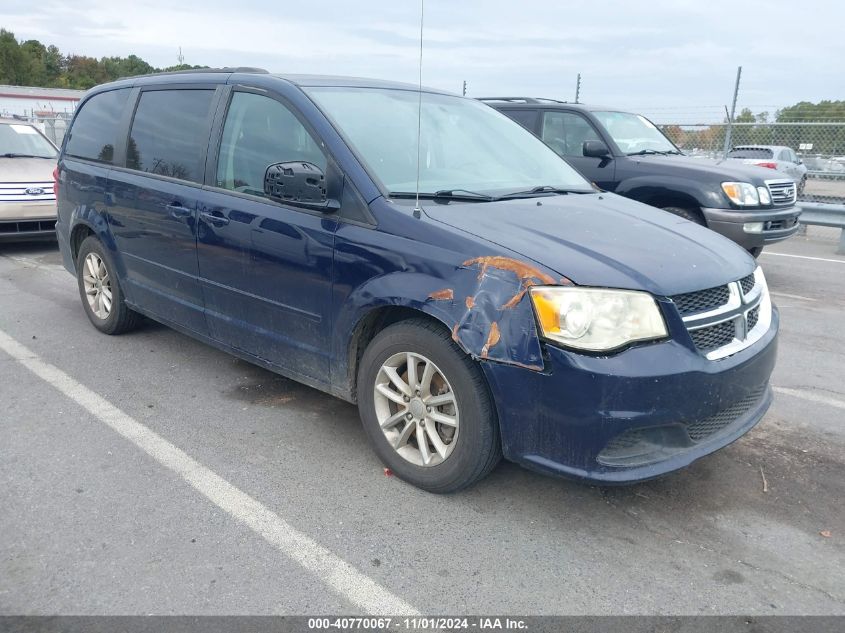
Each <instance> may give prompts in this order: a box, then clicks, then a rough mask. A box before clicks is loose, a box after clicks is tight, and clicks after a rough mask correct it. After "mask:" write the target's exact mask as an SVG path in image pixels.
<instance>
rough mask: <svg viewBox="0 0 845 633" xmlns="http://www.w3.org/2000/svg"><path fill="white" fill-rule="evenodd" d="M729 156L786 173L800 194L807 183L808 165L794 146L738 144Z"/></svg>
mask: <svg viewBox="0 0 845 633" xmlns="http://www.w3.org/2000/svg"><path fill="white" fill-rule="evenodd" d="M728 158H735V159H738V160H742V162H743V163H746V164H748V165H757V166H758V167H768V168H769V169H774V170H776V171H779V172H782V173H784V174H786V175H787V176H789V177H790V178H792V180H794V181H795V183H796V184H797V185H798V193H799V194H800V193H802V192H803V191H804V185H805V184H807V166H806V165H805V164H804V161H802V160H801V159H800V158H799V157H798V155H797V154H796V153H795V152H794V151H793V150H792V148H790V147H786V146H784V145H738V146H736V147H734V148H733V149H732V150H731V151H730V152H728Z"/></svg>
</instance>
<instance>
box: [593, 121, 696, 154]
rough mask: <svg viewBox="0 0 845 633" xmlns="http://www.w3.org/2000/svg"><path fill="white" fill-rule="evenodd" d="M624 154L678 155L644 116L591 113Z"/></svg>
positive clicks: (672, 146) (676, 150) (674, 148)
mask: <svg viewBox="0 0 845 633" xmlns="http://www.w3.org/2000/svg"><path fill="white" fill-rule="evenodd" d="M593 116H595V117H596V118H597V119H598V120H599V122H600V123H601V124H602V125H603V126H604V129H605V130H607V133H608V134H610V136H611V138H613V140H614V141H615V142H616V144H617V145H618V146H619V149H620V150H621V151H623V152H625V153H626V154H651V153H655V154H680V152H679V151H678V148H677V147H675V146H674V145H673V144H672V141H670V140H669V139H668V138H666V137H665V136H664V135H663V132H661V131H660V130H659V129H657V126H656V125H654V123H652V122H651V121H649V120H648V119H647V118H645V117H644V116H640V115H639V114H631V113H630V112H593Z"/></svg>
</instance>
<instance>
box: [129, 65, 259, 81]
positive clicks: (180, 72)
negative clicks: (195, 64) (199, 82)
mask: <svg viewBox="0 0 845 633" xmlns="http://www.w3.org/2000/svg"><path fill="white" fill-rule="evenodd" d="M192 73H253V74H257V75H268V74H270V73H269V71H267V70H265V69H264V68H253V67H252V66H233V67H229V66H226V67H224V68H188V69H186V70H165V71H163V72H160V73H149V74H146V75H131V76H129V77H121V79H135V78H137V77H166V76H168V75H189V74H192Z"/></svg>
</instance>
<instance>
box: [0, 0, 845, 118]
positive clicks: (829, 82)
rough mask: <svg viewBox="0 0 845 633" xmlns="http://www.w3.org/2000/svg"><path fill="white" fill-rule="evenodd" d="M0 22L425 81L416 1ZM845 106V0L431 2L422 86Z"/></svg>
mask: <svg viewBox="0 0 845 633" xmlns="http://www.w3.org/2000/svg"><path fill="white" fill-rule="evenodd" d="M0 26H2V27H4V28H6V29H8V30H11V31H14V33H15V35H16V36H17V38H18V39H31V38H32V39H38V40H41V41H42V42H44V43H45V44H55V45H57V46H58V47H59V48H60V49H61V50H62V51H63V52H65V53H78V54H84V55H91V56H95V57H101V56H104V55H106V56H112V55H119V56H126V55H129V54H131V53H134V54H136V55H139V56H141V57H143V58H144V59H146V60H147V61H148V62H150V63H151V64H153V65H154V66H168V65H173V64H176V63H177V54H178V49H179V46H181V47H182V51H183V54H184V56H185V62H186V63H190V64H203V65H210V66H237V65H244V66H259V67H263V68H266V69H268V70H270V71H271V72H295V73H321V74H341V75H356V76H365V77H379V78H386V79H395V80H400V81H410V82H416V80H417V72H418V70H417V61H418V55H419V39H418V38H419V2H418V1H416V0H392V1H389V0H388V1H383V0H356V1H354V2H353V1H346V0H344V1H341V0H331V1H325V2H320V1H319V0H313V1H302V0H274V1H270V0H236V1H234V2H233V1H231V0H229V1H220V0H204V1H202V2H197V1H195V0H183V1H182V2H174V1H173V0H146V1H145V0H140V1H135V2H124V1H123V0H74V1H73V2H67V1H54V0H39V1H38V2H33V1H32V0H25V1H21V0H4V1H3V2H2V4H0ZM738 65H742V66H743V78H742V85H741V89H740V100H739V103H740V106H748V107H750V108H751V109H752V110H753V111H755V112H757V111H761V110H773V109H775V108H777V107H782V106H785V105H791V104H793V103H795V102H797V101H801V100H807V101H818V100H821V99H845V0H733V1H730V0H630V1H623V0H604V1H601V0H589V1H581V0H509V1H507V2H499V1H484V0H452V1H447V0H426V6H425V49H424V56H423V82H424V83H425V84H427V85H430V86H435V87H438V88H445V89H449V90H453V91H455V92H459V91H460V89H461V82H462V81H463V80H464V79H466V80H467V82H468V94H469V95H470V96H490V95H496V96H500V95H531V96H545V97H554V98H558V99H569V100H571V99H572V98H573V97H574V94H575V81H576V75H577V73H579V72H580V73H581V74H582V88H581V100H582V101H585V102H593V103H601V104H606V105H614V106H620V107H628V108H636V109H639V110H640V111H642V112H646V113H647V114H649V115H651V116H653V117H654V118H656V119H658V120H660V121H671V120H682V121H683V122H687V121H693V120H713V119H714V118H716V119H718V118H720V116H721V115H722V113H723V107H724V105H725V104H729V102H730V99H731V94H732V91H733V84H734V79H735V74H736V67H737V66H738Z"/></svg>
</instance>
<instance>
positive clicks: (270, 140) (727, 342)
mask: <svg viewBox="0 0 845 633" xmlns="http://www.w3.org/2000/svg"><path fill="white" fill-rule="evenodd" d="M55 179H56V192H57V199H58V223H57V226H56V228H57V233H58V238H59V245H60V248H61V251H62V255H63V260H64V265H65V267H66V268H67V269H68V270H69V271H70V272H71V273H73V274H74V275H75V276H76V278H77V281H78V285H79V293H80V297H81V299H82V305H83V308H84V310H85V312H86V314H87V315H88V318H89V319H90V321H91V323H92V324H93V325H94V327H96V328H97V329H98V330H100V331H101V332H103V333H105V334H118V333H122V332H126V331H128V330H130V329H132V328H133V327H135V326H136V325H138V323H139V321H140V319H141V316H142V315H143V316H146V317H149V318H151V319H154V320H156V321H159V322H161V323H164V324H166V325H168V326H170V327H173V328H175V329H177V330H179V331H180V332H183V333H185V334H187V335H189V336H193V337H195V338H197V339H200V340H202V341H204V342H206V343H208V344H210V345H213V346H215V347H217V348H220V349H222V350H225V351H227V352H229V353H232V354H234V355H236V356H238V357H240V358H243V359H246V360H248V361H250V362H253V363H255V364H257V365H260V366H262V367H265V368H267V369H270V370H271V371H274V372H277V373H279V374H282V375H284V376H287V377H290V378H292V379H295V380H298V381H301V382H303V383H305V384H308V385H311V386H312V387H315V388H317V389H320V390H323V391H325V392H327V393H330V394H332V395H334V396H337V397H339V398H343V399H345V400H348V401H350V402H354V403H357V405H358V408H359V410H360V415H361V420H362V423H363V426H364V429H365V431H366V434H367V436H368V437H369V440H370V442H371V444H372V446H373V448H374V450H375V452H376V453H377V454H378V456H379V457H380V459H381V460H382V461H383V462H384V464H385V465H386V466H388V467H389V468H391V469H392V470H393V472H395V473H396V474H397V475H398V476H399V477H401V478H403V479H405V480H407V481H409V482H411V483H413V484H415V485H417V486H419V487H421V488H424V489H426V490H430V491H433V492H449V491H454V490H458V489H460V488H462V487H465V486H467V485H469V484H471V483H473V482H475V481H477V480H478V479H480V478H481V477H483V476H485V475H486V474H487V473H489V472H490V471H491V469H492V468H493V467H494V466H495V465H496V464H497V462H498V461H499V460H500V459H501V457H502V456H504V457H505V458H507V459H509V460H513V461H515V462H518V463H520V464H523V465H524V466H527V467H529V468H532V469H535V470H539V471H542V472H546V473H554V474H560V475H566V476H570V477H574V478H578V479H582V480H586V481H590V482H598V483H624V482H633V481H639V480H643V479H648V478H652V477H656V476H659V475H662V474H664V473H667V472H669V471H672V470H675V469H678V468H681V467H684V466H686V465H688V464H690V463H691V462H693V461H694V460H696V459H698V458H700V457H702V456H704V455H707V454H708V453H711V452H713V451H715V450H717V449H719V448H721V447H723V446H725V445H727V444H729V443H730V442H732V441H734V440H735V439H737V438H738V437H740V436H741V435H743V434H744V433H746V432H747V431H748V430H749V429H750V428H751V427H753V426H754V425H755V424H756V423H757V422H758V421H759V420H760V418H761V417H762V416H763V414H764V413H765V412H766V410H767V408H768V407H769V404H770V403H771V399H772V394H771V389H770V388H769V377H770V375H771V372H772V369H773V366H774V363H775V354H776V338H777V330H778V313H777V310H776V309H775V308H774V307H773V306H772V304H771V300H770V297H769V292H768V289H767V286H766V280H765V278H764V276H763V272H762V270H761V269H760V268H759V267H757V266H756V263H755V261H754V259H753V258H752V257H751V256H750V255H749V254H748V253H747V252H745V251H744V250H743V249H741V248H739V247H738V246H736V245H735V244H733V243H732V242H730V241H728V240H727V239H726V238H724V237H722V236H720V235H718V234H716V233H714V232H712V231H710V230H708V229H706V228H704V227H701V226H698V225H696V224H695V223H693V222H689V221H687V220H684V219H682V218H678V217H675V216H673V215H669V214H667V213H665V212H663V211H660V210H658V209H655V208H653V207H649V206H646V205H643V204H640V203H637V202H634V201H632V200H628V199H626V198H623V197H620V196H617V195H614V194H609V193H605V192H602V191H599V190H596V189H595V188H594V187H592V186H591V185H590V183H588V182H587V181H586V180H584V178H582V177H581V176H580V175H579V174H578V173H577V172H576V171H575V170H573V169H572V168H571V167H569V166H568V165H567V163H566V162H564V160H562V159H561V158H560V157H558V156H557V155H556V154H555V153H554V152H553V151H552V150H551V149H549V148H548V147H546V146H545V145H544V144H543V143H542V142H541V141H540V140H539V139H537V138H536V137H534V136H533V135H532V134H531V133H530V132H528V131H526V130H525V129H524V128H522V127H521V126H520V125H519V124H517V123H514V122H513V121H511V120H510V119H508V118H507V117H506V116H504V115H502V114H500V113H498V112H496V111H495V110H494V109H492V108H490V107H488V106H487V105H485V104H483V103H480V102H478V101H475V100H472V99H466V98H462V97H459V96H455V95H451V94H448V93H444V92H441V91H437V90H432V89H422V90H419V89H417V87H415V86H409V85H405V84H397V83H390V82H384V81H375V80H363V79H350V78H338V77H319V76H279V75H271V74H268V73H266V72H264V71H259V70H256V69H221V70H206V71H189V72H185V73H168V74H162V75H150V76H144V77H137V78H130V79H124V80H121V81H117V82H114V83H110V84H105V85H102V86H98V87H96V88H94V89H93V90H91V91H90V92H89V93H88V94H87V95H86V96H85V97H84V99H83V100H82V102H81V103H80V105H79V107H78V108H77V110H76V114H75V116H74V119H73V122H72V123H71V126H70V129H69V133H68V134H67V135H66V136H65V140H64V144H63V147H62V151H61V155H60V158H59V163H58V167H57V170H56V173H55Z"/></svg>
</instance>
